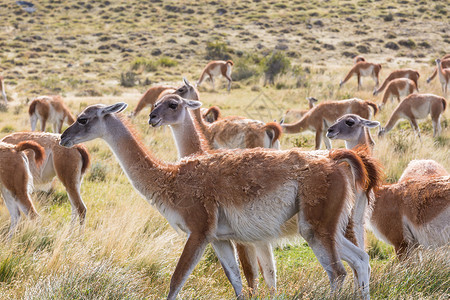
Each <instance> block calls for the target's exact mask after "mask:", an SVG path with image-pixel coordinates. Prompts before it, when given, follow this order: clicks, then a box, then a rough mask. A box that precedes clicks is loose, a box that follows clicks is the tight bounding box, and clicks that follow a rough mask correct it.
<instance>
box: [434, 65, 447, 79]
mask: <svg viewBox="0 0 450 300" xmlns="http://www.w3.org/2000/svg"><path fill="white" fill-rule="evenodd" d="M436 66H437V71H438V74H439V78H440V79H441V81H442V79H444V80H445V74H444V71H443V70H442V65H441V62H436Z"/></svg>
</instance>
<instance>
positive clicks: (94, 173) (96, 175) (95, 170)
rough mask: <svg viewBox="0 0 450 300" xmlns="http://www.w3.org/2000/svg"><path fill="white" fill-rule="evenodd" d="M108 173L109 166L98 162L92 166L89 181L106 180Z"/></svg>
mask: <svg viewBox="0 0 450 300" xmlns="http://www.w3.org/2000/svg"><path fill="white" fill-rule="evenodd" d="M107 173H108V170H107V167H106V166H104V165H102V164H101V163H99V162H96V163H94V164H93V165H92V167H91V172H90V173H89V176H88V178H87V180H88V181H105V180H106V174H107Z"/></svg>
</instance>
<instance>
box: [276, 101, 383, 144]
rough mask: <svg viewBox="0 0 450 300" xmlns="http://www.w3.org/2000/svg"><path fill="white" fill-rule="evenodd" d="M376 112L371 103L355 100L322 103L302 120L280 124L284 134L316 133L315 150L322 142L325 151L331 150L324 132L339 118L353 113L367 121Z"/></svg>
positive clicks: (376, 109) (374, 106)
mask: <svg viewBox="0 0 450 300" xmlns="http://www.w3.org/2000/svg"><path fill="white" fill-rule="evenodd" d="M370 107H372V109H373V114H374V115H375V114H376V113H377V112H378V107H377V105H376V104H375V103H373V102H371V101H366V100H361V99H357V98H353V99H347V100H340V101H326V102H322V103H320V104H319V105H317V106H316V107H314V108H312V109H311V110H310V111H309V112H307V113H306V114H305V115H304V116H303V118H301V119H300V120H299V121H297V122H295V123H292V124H282V125H281V127H282V128H283V131H284V133H288V134H293V133H299V132H302V131H306V130H311V131H314V132H315V133H316V150H318V149H320V144H321V143H322V140H323V141H324V143H325V146H326V148H327V149H331V142H330V140H329V139H328V138H327V137H326V132H327V129H328V127H329V126H331V125H332V124H333V123H334V122H335V121H336V120H337V119H338V118H339V117H341V116H343V115H345V114H348V113H353V114H357V115H359V116H361V117H363V118H366V119H368V118H369V117H370V115H371V109H370Z"/></svg>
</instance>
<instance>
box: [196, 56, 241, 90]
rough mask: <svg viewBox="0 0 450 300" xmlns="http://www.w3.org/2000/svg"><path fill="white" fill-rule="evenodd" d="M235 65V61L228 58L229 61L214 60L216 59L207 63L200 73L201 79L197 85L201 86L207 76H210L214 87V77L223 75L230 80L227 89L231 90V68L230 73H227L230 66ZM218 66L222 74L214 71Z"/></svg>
mask: <svg viewBox="0 0 450 300" xmlns="http://www.w3.org/2000/svg"><path fill="white" fill-rule="evenodd" d="M233 65H234V63H233V61H231V60H227V61H223V60H214V61H211V62H209V63H208V64H207V65H206V67H205V68H204V69H203V71H202V74H201V75H200V79H199V80H198V81H197V86H200V85H201V84H202V82H203V81H204V80H205V79H206V78H209V79H210V80H211V84H212V86H213V89H214V77H216V76H218V75H222V76H223V77H225V78H226V79H227V80H228V88H227V90H228V91H230V88H231V82H232V79H231V69H230V72H229V74H227V73H228V66H230V68H231V67H232V66H233ZM217 68H219V70H220V74H216V73H214V72H215V70H216V69H217Z"/></svg>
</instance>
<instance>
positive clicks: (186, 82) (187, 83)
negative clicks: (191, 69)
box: [183, 77, 191, 86]
mask: <svg viewBox="0 0 450 300" xmlns="http://www.w3.org/2000/svg"><path fill="white" fill-rule="evenodd" d="M183 82H184V84H185V85H186V86H191V84H190V83H189V81H188V80H187V79H186V77H183Z"/></svg>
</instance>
